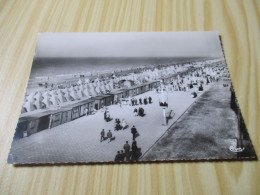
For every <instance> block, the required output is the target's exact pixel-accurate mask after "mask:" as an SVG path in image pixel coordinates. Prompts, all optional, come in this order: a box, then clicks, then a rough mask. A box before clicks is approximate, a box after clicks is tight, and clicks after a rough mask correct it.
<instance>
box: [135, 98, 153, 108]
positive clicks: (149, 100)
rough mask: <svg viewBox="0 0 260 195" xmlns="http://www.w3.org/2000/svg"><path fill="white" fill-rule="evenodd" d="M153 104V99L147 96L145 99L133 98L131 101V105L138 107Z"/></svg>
mask: <svg viewBox="0 0 260 195" xmlns="http://www.w3.org/2000/svg"><path fill="white" fill-rule="evenodd" d="M151 103H152V98H151V97H150V96H149V97H148V98H147V97H146V96H145V97H144V98H143V99H142V98H139V99H136V98H132V99H131V105H132V106H137V105H143V104H144V105H147V104H151Z"/></svg>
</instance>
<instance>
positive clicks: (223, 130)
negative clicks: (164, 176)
mask: <svg viewBox="0 0 260 195" xmlns="http://www.w3.org/2000/svg"><path fill="white" fill-rule="evenodd" d="M230 95H231V94H230V90H229V87H223V83H222V82H218V83H216V84H215V85H214V86H212V87H211V88H210V89H209V90H208V91H206V92H205V93H204V94H202V95H201V96H200V97H199V98H198V99H197V101H196V102H194V103H193V104H192V106H191V107H190V108H189V109H188V110H187V111H186V112H185V114H184V115H183V116H182V117H181V118H180V119H179V120H177V121H176V123H175V124H174V125H173V126H172V127H171V128H170V129H169V130H168V131H167V132H166V133H165V134H164V135H163V136H162V137H161V138H160V139H159V140H158V141H157V142H156V143H155V144H154V145H153V146H152V147H151V148H150V149H149V150H148V151H147V152H146V153H145V154H144V156H143V157H142V159H141V160H153V159H158V160H190V159H197V160H198V159H232V158H236V153H233V152H231V151H230V150H229V147H230V145H232V144H234V142H235V138H237V137H238V129H237V118H236V115H235V113H234V112H233V111H232V110H231V108H230Z"/></svg>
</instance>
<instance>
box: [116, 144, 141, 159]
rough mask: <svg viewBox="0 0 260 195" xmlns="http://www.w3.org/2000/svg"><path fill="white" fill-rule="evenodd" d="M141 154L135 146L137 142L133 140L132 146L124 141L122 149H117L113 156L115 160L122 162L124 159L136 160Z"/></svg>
mask: <svg viewBox="0 0 260 195" xmlns="http://www.w3.org/2000/svg"><path fill="white" fill-rule="evenodd" d="M141 155H142V152H141V148H138V147H137V142H136V141H133V142H132V146H130V144H129V143H128V141H126V143H125V144H124V146H123V150H121V151H120V150H119V151H117V154H116V156H115V162H124V161H126V162H127V161H137V160H138V159H139V158H140V156H141Z"/></svg>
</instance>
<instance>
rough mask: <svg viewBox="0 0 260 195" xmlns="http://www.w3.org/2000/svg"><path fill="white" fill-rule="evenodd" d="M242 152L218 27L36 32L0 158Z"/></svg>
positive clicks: (180, 157)
mask: <svg viewBox="0 0 260 195" xmlns="http://www.w3.org/2000/svg"><path fill="white" fill-rule="evenodd" d="M250 159H256V154H255V150H254V147H253V145H252V143H251V140H250V135H249V133H248V130H247V128H246V125H245V123H244V120H243V116H242V113H241V111H240V108H239V104H238V101H237V98H236V95H235V90H234V88H233V86H232V82H231V79H230V75H229V71H228V65H227V64H226V61H225V58H224V54H223V50H222V46H221V41H220V35H219V34H218V32H215V31H194V32H113V33H112V32H111V33H105V32H102V33H101V32H100V33H39V34H38V39H37V43H36V49H35V55H34V57H33V62H32V68H31V73H30V77H29V81H28V84H27V89H26V92H25V97H24V102H23V104H22V108H21V114H20V117H19V119H18V122H17V126H16V129H15V132H14V138H13V142H12V145H11V149H10V152H9V155H8V160H7V161H8V163H10V164H55V163H56V164H57V163H123V162H125V163H127V162H157V161H158V162H160V161H163V162H164V161H173V162H174V161H216V160H250Z"/></svg>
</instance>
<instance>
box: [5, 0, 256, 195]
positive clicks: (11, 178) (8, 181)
mask: <svg viewBox="0 0 260 195" xmlns="http://www.w3.org/2000/svg"><path fill="white" fill-rule="evenodd" d="M259 10H260V1H257V0H256V1H252V0H245V1H242V0H226V1H225V0H222V1H220V0H212V1H209V0H204V1H202V0H201V1H199V0H198V1H194V0H189V1H185V0H183V1H181V0H179V1H167V0H157V1H156V0H145V1H142V0H128V1H126V0H114V1H112V0H111V1H105V0H96V1H95V0H90V1H84V0H73V1H72V0H71V1H66V0H64V1H51V0H27V1H26V0H5V1H4V0H2V1H0V94H1V95H0V107H1V113H0V194H1V195H2V194H19V195H20V194H128V193H129V194H174V193H177V194H199V195H201V194H260V185H259V184H260V179H259V178H260V177H259V176H260V166H259V165H260V164H259V162H258V161H247V162H199V163H198V162H196V163H160V164H155V163H154V164H136V165H129V164H124V165H60V166H31V167H29V166H23V167H17V166H13V165H8V164H6V159H7V155H8V151H9V148H10V145H11V142H12V138H13V134H14V129H15V127H16V123H17V120H18V117H19V113H20V109H21V106H22V102H23V98H24V93H25V89H26V84H27V81H28V78H29V74H30V68H31V63H32V59H33V55H34V49H35V44H36V38H37V33H38V32H115V31H116V32H136V31H138V32H139V31H204V30H215V31H219V33H220V35H221V36H222V42H223V47H224V53H225V56H226V60H227V65H228V67H229V70H230V73H231V78H232V81H233V84H234V88H235V91H236V94H237V97H238V100H239V103H240V107H241V110H242V113H243V115H244V119H245V122H246V124H247V127H248V130H249V133H250V136H251V139H252V142H253V144H254V146H255V149H256V152H257V155H258V156H260V153H259V152H260V150H259V146H260V101H259V98H260V90H259V87H260V85H259V84H260V82H259V77H260V55H259V52H260V22H259V20H260V17H259V13H260V12H259Z"/></svg>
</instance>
